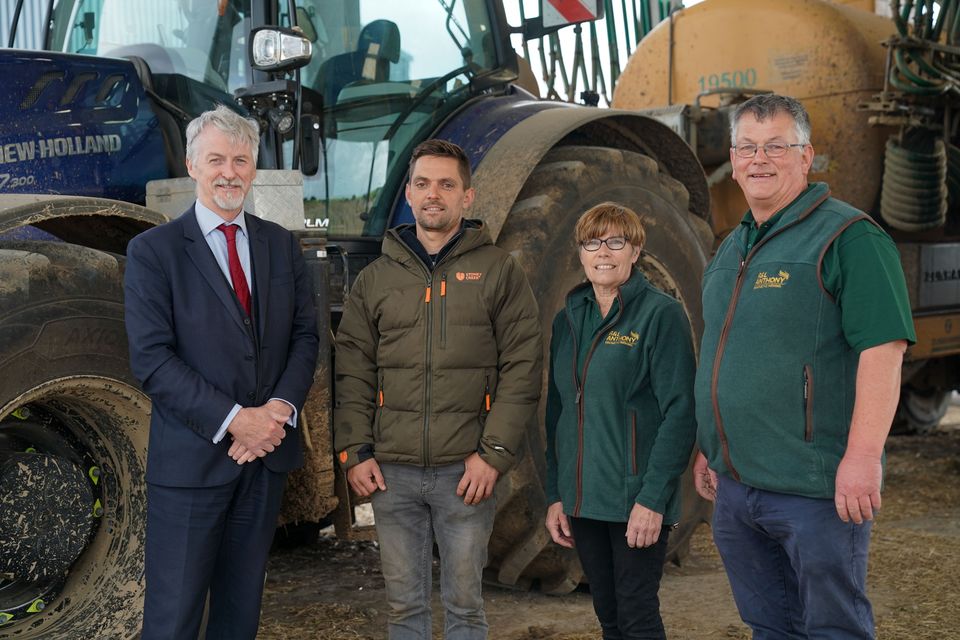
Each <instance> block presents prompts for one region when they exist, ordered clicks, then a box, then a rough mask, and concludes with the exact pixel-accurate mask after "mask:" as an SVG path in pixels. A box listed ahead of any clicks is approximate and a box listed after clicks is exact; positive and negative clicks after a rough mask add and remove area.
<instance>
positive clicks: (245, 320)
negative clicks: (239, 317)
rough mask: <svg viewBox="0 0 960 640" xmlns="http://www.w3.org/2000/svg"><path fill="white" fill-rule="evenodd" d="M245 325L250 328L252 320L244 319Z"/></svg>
mask: <svg viewBox="0 0 960 640" xmlns="http://www.w3.org/2000/svg"><path fill="white" fill-rule="evenodd" d="M243 324H245V325H247V326H248V327H249V326H250V318H244V319H243Z"/></svg>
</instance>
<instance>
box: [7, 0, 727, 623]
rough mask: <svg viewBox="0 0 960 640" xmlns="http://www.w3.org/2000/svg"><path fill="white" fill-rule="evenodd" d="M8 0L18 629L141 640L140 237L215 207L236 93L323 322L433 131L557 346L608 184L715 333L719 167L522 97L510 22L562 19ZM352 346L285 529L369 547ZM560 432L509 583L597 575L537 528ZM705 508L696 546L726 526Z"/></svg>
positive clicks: (367, 257)
mask: <svg viewBox="0 0 960 640" xmlns="http://www.w3.org/2000/svg"><path fill="white" fill-rule="evenodd" d="M7 4H8V5H9V4H11V3H10V2H8V3H7ZM12 4H13V5H14V6H13V9H12V10H10V11H9V13H10V15H9V17H10V24H9V25H4V29H8V30H7V31H6V32H5V33H6V41H5V42H4V44H5V45H6V46H9V47H11V48H9V49H0V78H2V82H3V84H4V86H5V89H4V91H3V92H2V94H0V371H2V374H0V540H2V541H3V544H2V548H0V638H12V637H16V638H40V637H43V638H108V637H109V638H127V637H134V636H135V635H136V634H137V633H138V630H139V622H140V611H141V606H142V595H143V569H142V561H143V538H144V523H145V517H144V514H145V490H144V462H145V452H146V442H147V429H148V424H149V412H150V403H149V400H148V399H147V398H146V397H145V396H144V395H143V393H142V391H140V389H139V388H138V386H137V384H136V382H135V381H134V379H133V378H132V376H131V375H130V372H129V370H128V365H127V350H126V337H125V335H124V327H123V304H122V286H121V283H122V278H123V270H124V252H125V247H126V245H127V242H128V241H129V240H130V238H131V237H133V236H134V235H136V234H137V233H139V232H141V231H143V230H144V229H147V228H149V227H150V226H153V225H157V224H161V223H163V222H164V221H165V220H167V219H169V218H170V217H172V216H175V215H178V214H179V213H180V212H181V211H183V210H184V209H185V208H186V204H188V203H189V201H190V200H191V199H192V186H191V185H190V183H189V182H185V180H186V179H185V178H184V176H185V170H184V142H183V138H184V128H185V125H186V123H187V122H188V121H189V120H190V119H191V118H192V117H194V116H195V115H197V114H198V113H200V112H201V111H203V110H205V109H207V108H209V107H210V106H211V105H213V104H215V103H223V104H227V105H230V106H232V107H233V108H236V109H237V110H239V111H241V112H244V113H248V114H250V115H252V116H253V117H255V118H257V119H258V120H259V121H260V122H261V124H262V130H263V137H262V141H261V151H260V165H261V166H260V169H261V172H260V174H261V175H263V176H266V180H267V182H270V181H273V182H272V183H271V184H265V185H262V187H263V188H262V191H263V193H264V194H266V196H265V198H266V200H264V201H263V202H267V203H268V204H262V203H259V204H257V205H256V207H257V208H256V211H257V212H258V213H260V212H263V213H262V215H268V214H270V213H271V212H273V213H276V211H274V210H275V209H277V206H276V205H275V204H274V205H271V204H269V203H270V202H276V200H273V201H271V200H270V198H271V197H274V196H276V197H280V198H281V201H282V202H285V203H288V204H289V203H291V202H292V203H293V205H290V206H288V204H285V205H284V206H283V208H284V209H289V211H282V212H280V213H282V214H287V215H288V219H289V214H290V212H291V211H293V212H294V215H293V222H291V223H290V226H297V227H300V228H301V233H302V236H303V244H304V247H305V250H306V251H307V252H308V256H309V257H310V258H311V260H312V262H311V264H312V268H313V269H314V274H315V280H317V283H318V290H317V300H318V302H319V303H320V304H322V305H324V307H325V308H326V311H327V313H325V314H321V315H323V316H324V319H323V320H322V323H323V324H324V326H323V333H322V335H330V333H331V329H335V327H336V324H337V321H338V318H339V312H340V309H341V305H342V302H343V296H344V292H345V291H347V290H348V287H349V283H350V282H351V280H352V278H353V277H354V276H355V275H356V273H357V272H358V271H359V269H361V268H362V267H363V266H364V265H365V264H366V263H368V262H369V261H371V260H372V259H374V258H375V257H376V256H377V255H378V254H379V251H380V242H381V238H382V236H383V233H384V230H385V229H387V228H388V227H389V226H392V225H395V224H397V223H401V222H405V221H410V220H412V215H411V211H410V209H409V206H408V205H407V203H406V202H405V200H404V198H403V184H404V181H405V177H406V176H405V174H406V167H407V162H408V159H409V156H410V153H411V151H412V149H413V147H414V146H415V145H416V144H417V143H419V142H420V141H422V140H424V139H426V138H429V137H442V138H447V139H449V140H452V141H454V142H457V143H458V144H460V145H461V146H462V147H464V148H465V149H466V150H467V152H468V154H469V156H470V159H471V162H472V165H473V169H474V172H475V179H474V186H475V187H476V189H477V193H478V197H477V201H476V203H475V206H474V208H473V215H475V216H476V217H479V218H482V219H483V220H484V222H485V224H486V225H487V227H488V228H489V229H490V232H491V234H492V235H493V237H494V238H495V239H496V242H497V243H498V244H499V245H501V246H503V247H505V248H506V249H508V250H510V251H511V252H513V253H514V255H516V257H517V258H518V259H519V261H520V262H521V264H522V265H523V266H524V268H525V269H526V272H527V275H528V277H529V279H530V282H531V285H532V286H533V288H534V290H535V293H536V295H537V297H538V300H539V301H540V305H541V315H542V318H543V329H544V332H545V336H546V338H548V339H549V330H550V321H551V319H552V316H553V314H554V313H555V312H556V310H557V309H558V308H559V307H560V305H561V302H562V298H563V296H564V294H565V292H566V291H567V290H569V288H571V286H573V285H574V284H576V283H577V282H579V281H580V280H581V278H582V270H581V267H580V265H579V262H578V260H577V254H576V251H575V250H574V247H573V243H572V228H573V224H574V222H575V220H576V218H577V217H578V216H579V214H580V213H582V212H583V211H584V210H586V209H587V208H588V207H590V206H591V205H593V204H596V203H598V202H601V201H604V200H617V201H621V202H624V203H626V204H628V205H630V206H631V207H633V208H634V209H635V210H637V211H638V212H640V213H641V214H642V215H643V216H644V217H645V218H646V221H647V228H648V240H647V246H646V248H645V251H644V254H643V257H642V267H643V269H644V270H645V272H646V273H647V274H648V276H649V277H650V278H651V279H652V280H653V281H654V282H655V283H657V284H658V285H659V286H660V287H662V288H663V289H665V290H667V291H669V292H671V293H672V294H673V295H675V296H676V297H677V298H679V299H680V300H681V301H682V302H683V304H684V306H685V308H686V310H687V314H688V317H689V319H690V322H691V325H692V326H693V328H694V331H695V332H699V330H700V328H701V325H702V320H701V310H700V296H699V279H700V273H701V270H702V267H703V265H704V264H705V261H706V258H707V256H708V253H709V249H710V244H711V242H712V232H711V230H710V227H709V225H708V223H707V222H706V220H705V218H706V216H707V215H708V210H709V196H708V190H707V184H706V181H705V178H704V174H703V170H702V169H701V166H700V164H699V163H698V162H697V159H696V157H695V155H694V153H693V152H692V151H691V149H690V148H689V147H688V146H687V145H686V144H685V143H684V142H683V141H682V140H681V139H680V138H679V137H678V136H677V135H675V134H674V133H673V131H671V130H670V129H669V128H668V127H666V126H665V125H663V124H661V123H659V122H658V121H655V120H653V119H651V118H648V117H644V116H642V115H638V114H636V113H631V112H626V111H616V110H610V109H597V108H587V107H575V106H571V105H568V104H565V103H561V102H556V101H544V100H540V99H539V98H537V97H536V96H535V95H534V94H533V93H532V92H531V91H528V90H527V89H524V88H523V86H521V85H522V84H523V85H524V86H527V87H530V88H532V89H533V90H534V91H535V87H533V86H532V85H530V84H525V83H521V82H520V81H519V80H518V78H520V77H521V75H523V74H522V73H521V68H522V67H523V66H524V65H523V64H522V60H519V59H518V56H517V55H516V53H515V52H514V49H513V48H512V46H511V42H510V36H511V33H524V34H525V35H526V36H527V37H534V36H536V35H539V34H542V33H544V30H545V29H549V28H551V27H544V24H543V22H544V20H543V18H541V17H537V18H532V19H526V20H524V24H522V25H520V26H517V27H511V26H509V25H508V24H507V20H506V17H505V12H504V7H503V6H502V4H501V3H500V2H499V1H494V0H405V1H404V2H394V1H391V0H323V1H321V0H286V1H282V0H26V1H24V0H19V1H17V2H13V3H12ZM0 15H2V12H0ZM271 25H275V26H271ZM14 47H16V48H14ZM258 180H260V175H258ZM255 190H256V188H255ZM290 194H293V198H292V200H291V199H290ZM283 198H286V199H285V200H284V199H283ZM301 205H302V209H301V208H300V207H301ZM327 255H329V256H330V259H329V260H328V259H326V258H325V256H327ZM329 350H330V346H329V344H327V345H325V346H324V348H323V353H322V355H323V357H322V358H321V360H322V364H321V367H320V369H319V370H318V373H317V381H318V384H317V385H315V387H316V388H315V390H314V392H313V394H312V396H311V400H310V401H309V402H308V407H307V408H306V410H305V412H304V415H305V418H306V421H307V423H308V425H309V429H305V432H306V433H305V434H304V435H305V436H309V438H310V442H309V443H308V445H309V446H308V450H309V451H310V456H309V457H310V459H309V461H308V465H307V468H306V469H305V470H304V471H303V472H302V473H300V474H299V475H298V476H296V477H293V478H291V482H292V483H297V487H298V488H297V490H294V491H288V492H287V493H288V495H290V496H293V497H294V498H291V501H288V502H289V503H288V504H286V505H285V507H284V516H283V519H284V521H286V522H302V521H319V520H321V519H323V518H327V517H330V516H331V514H333V515H334V516H336V514H340V515H341V518H340V520H339V521H338V522H339V524H340V525H341V526H339V527H338V531H340V532H341V533H342V534H343V535H350V532H351V531H353V530H354V528H353V527H351V526H350V525H351V516H350V514H351V513H352V510H351V508H350V507H351V504H350V496H349V495H348V493H347V491H346V490H345V489H344V488H343V486H342V483H337V482H336V481H335V480H336V478H335V476H336V474H337V473H338V472H337V471H336V470H335V467H334V463H333V457H332V455H331V451H330V442H329V426H328V425H329V406H330V403H329V397H330V376H329V362H330V351H329ZM543 448H544V447H543V435H542V426H539V425H531V427H530V428H529V430H528V434H527V439H526V449H527V453H526V455H525V458H524V461H523V463H522V464H521V465H520V467H519V468H518V469H515V470H514V471H512V472H511V473H510V474H508V475H507V476H506V477H505V478H504V479H503V480H502V481H501V483H500V485H499V486H498V489H497V492H498V516H497V522H496V526H495V533H494V536H493V539H492V540H491V544H490V557H491V568H490V573H491V579H493V580H496V581H498V582H500V583H503V584H508V585H521V586H527V585H531V584H533V585H538V586H539V588H541V589H543V590H545V591H547V592H552V593H565V592H567V591H569V590H571V589H573V588H574V587H575V586H576V584H577V583H578V582H579V581H580V580H581V577H582V573H581V572H580V568H579V566H578V563H577V561H576V558H575V556H573V555H571V554H569V553H566V552H565V550H562V549H560V548H558V547H556V546H555V545H553V544H551V543H549V537H548V535H547V533H546V531H545V529H544V527H543V525H542V522H543V514H544V513H545V509H546V504H545V498H544V492H543V488H542V487H543V475H544V469H543V463H542V461H541V457H542V451H543ZM686 490H687V491H688V494H689V495H693V492H692V490H691V488H690V487H687V488H686ZM687 503H688V513H687V514H686V515H685V518H684V523H683V525H682V527H681V530H680V531H679V532H676V533H675V534H674V535H672V536H671V542H672V543H673V550H672V553H673V554H674V555H676V554H677V553H679V551H680V550H681V549H682V548H683V546H684V544H685V543H686V542H688V540H689V535H690V533H691V532H692V530H693V527H694V526H695V525H696V524H697V523H698V522H699V521H701V520H702V519H703V517H704V511H703V506H702V504H701V503H699V502H697V501H696V500H688V501H687ZM343 514H346V515H343Z"/></svg>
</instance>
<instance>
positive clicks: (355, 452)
mask: <svg viewBox="0 0 960 640" xmlns="http://www.w3.org/2000/svg"><path fill="white" fill-rule="evenodd" d="M372 457H374V456H373V445H372V444H360V445H357V446H355V447H347V448H346V449H344V450H342V451H341V452H340V453H338V454H337V461H338V462H339V463H340V466H341V467H342V468H343V470H344V471H346V470H347V469H349V468H350V467H353V466H356V465H358V464H360V463H361V462H365V461H367V460H369V459H370V458H372Z"/></svg>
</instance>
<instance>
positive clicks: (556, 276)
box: [488, 146, 712, 594]
mask: <svg viewBox="0 0 960 640" xmlns="http://www.w3.org/2000/svg"><path fill="white" fill-rule="evenodd" d="M604 201H614V202H619V203H622V204H625V205H627V206H629V207H630V208H632V209H633V210H634V211H636V212H637V213H638V214H639V215H640V216H641V217H642V218H643V220H644V227H645V229H646V232H647V240H646V246H645V247H644V250H643V254H642V256H641V261H640V265H641V267H642V268H643V270H644V272H645V274H646V275H647V277H648V278H649V279H650V280H651V281H652V282H653V283H654V284H655V285H657V286H659V287H660V288H661V289H663V290H665V291H667V292H669V293H671V294H672V295H674V296H675V297H676V298H678V299H679V300H680V301H681V302H682V303H683V306H684V309H685V310H686V313H687V316H688V317H689V319H690V322H691V326H692V327H693V331H694V336H695V337H694V342H695V344H697V346H698V347H699V338H700V334H701V333H702V330H703V318H702V313H701V303H700V278H701V274H702V272H703V267H704V265H705V264H706V260H707V251H708V250H709V246H710V242H711V239H712V234H711V232H710V229H709V227H708V226H707V224H706V223H705V222H704V221H703V220H701V219H700V218H698V217H697V216H696V215H694V214H692V213H690V212H689V208H688V202H689V196H688V194H687V190H686V189H685V188H684V186H683V185H682V184H681V183H679V182H678V181H676V180H674V179H673V178H671V177H670V176H668V175H665V174H663V173H662V172H660V171H659V169H658V166H657V163H656V162H655V161H654V160H652V159H651V158H649V157H647V156H644V155H642V154H639V153H634V152H630V151H620V150H617V149H609V148H603V147H587V146H568V147H558V148H556V149H553V150H551V151H550V152H549V153H548V154H547V155H546V156H545V157H544V158H543V160H541V162H540V164H539V165H538V166H537V167H536V169H535V170H534V171H533V173H532V174H531V175H530V177H529V178H528V179H527V182H526V184H525V185H524V187H523V190H522V191H521V192H520V195H519V196H518V197H517V200H516V202H515V203H514V205H513V207H512V209H511V211H510V214H509V216H508V217H507V219H506V223H505V224H504V227H503V229H502V230H501V232H500V236H499V238H498V241H497V244H498V245H499V246H501V247H503V248H504V249H507V250H508V251H511V252H513V253H514V255H515V256H516V257H517V259H518V260H519V261H520V263H521V265H522V266H523V268H524V270H525V272H526V274H527V277H528V278H529V280H530V285H531V286H532V287H533V291H534V294H535V296H536V297H537V301H538V302H539V304H540V318H541V326H542V328H543V336H544V350H545V354H544V362H545V364H547V362H548V359H547V356H548V350H549V341H550V329H551V325H552V322H553V317H554V315H555V314H556V312H557V311H558V310H559V309H560V308H561V307H562V305H563V300H564V297H565V296H566V293H567V292H568V291H569V290H570V289H571V288H572V287H573V286H575V285H576V284H578V283H580V282H582V281H583V279H584V276H583V268H582V267H581V265H580V262H579V259H578V255H577V251H576V246H575V243H574V240H573V228H574V224H575V223H576V221H577V218H579V216H580V215H581V214H582V213H583V212H584V211H586V210H587V209H589V208H590V207H591V206H593V205H595V204H599V203H600V202H604ZM543 404H544V403H543V402H541V411H540V420H539V421H538V422H539V425H540V426H539V428H533V427H531V428H530V429H528V433H527V438H526V443H525V444H526V447H525V453H524V457H523V459H522V461H521V462H520V463H519V465H518V466H517V468H516V469H514V470H513V471H511V472H510V473H509V474H507V476H505V478H504V479H503V481H502V482H501V483H500V485H499V486H498V488H497V502H498V504H497V519H496V522H495V524H494V532H493V536H492V537H491V541H490V557H491V563H490V564H491V570H490V571H489V572H488V577H489V578H490V579H492V580H495V581H497V582H499V583H501V584H505V585H516V586H519V587H528V586H531V585H534V586H537V587H539V588H540V589H541V590H542V591H544V592H547V593H555V594H562V593H567V592H569V591H571V590H573V589H574V588H575V587H576V586H577V585H578V584H579V583H580V582H581V581H582V580H583V572H582V569H581V568H580V564H579V562H578V560H577V557H576V554H575V553H574V552H572V551H571V550H568V549H564V548H561V547H560V546H558V545H556V544H554V543H552V542H551V541H550V537H549V535H548V534H547V531H546V529H545V527H544V518H545V515H546V507H547V504H546V496H545V493H544V488H543V487H544V479H545V475H546V473H545V466H544V465H545V461H544V459H543V451H544V433H543V427H542V424H543ZM683 494H684V495H683V498H684V512H683V518H682V521H681V523H680V526H679V527H678V528H677V529H676V530H674V531H673V532H672V533H671V536H670V542H669V549H668V552H667V554H668V558H669V559H671V560H674V561H677V562H679V560H680V559H681V558H682V556H684V555H685V554H686V551H687V549H688V547H689V543H690V537H691V535H692V534H693V531H694V530H695V529H696V527H697V526H698V525H699V524H700V523H701V522H704V521H707V520H708V518H709V514H710V506H709V503H706V502H705V501H703V500H702V499H701V498H699V496H697V493H696V491H695V490H694V488H693V482H692V478H691V477H690V474H689V473H688V474H687V475H686V476H685V478H684V484H683Z"/></svg>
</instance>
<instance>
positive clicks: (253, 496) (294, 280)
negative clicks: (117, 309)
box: [124, 106, 318, 640]
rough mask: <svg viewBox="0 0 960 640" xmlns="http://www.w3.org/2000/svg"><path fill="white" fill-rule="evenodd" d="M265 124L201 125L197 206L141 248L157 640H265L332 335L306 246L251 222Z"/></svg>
mask: <svg viewBox="0 0 960 640" xmlns="http://www.w3.org/2000/svg"><path fill="white" fill-rule="evenodd" d="M258 143H259V131H258V127H257V124H256V122H254V121H253V120H248V119H246V118H243V117H242V116H240V115H238V114H236V113H234V112H233V111H231V110H229V109H227V108H226V107H223V106H220V107H217V108H216V109H214V110H212V111H207V112H205V113H203V114H201V115H200V116H199V117H197V118H196V119H195V120H194V121H192V122H191V123H190V125H189V126H188V127H187V147H186V150H187V169H188V171H189V173H190V176H191V177H192V178H193V179H194V180H196V183H197V201H196V203H195V204H194V206H193V207H191V208H190V209H189V210H188V211H186V212H185V213H184V214H183V215H182V216H180V217H179V218H177V219H176V220H173V221H172V222H169V223H167V224H164V225H161V226H159V227H156V228H153V229H150V230H148V231H146V232H144V233H142V234H140V235H139V236H137V237H136V238H134V239H133V240H131V242H130V245H129V247H128V249H127V266H126V275H125V283H124V288H125V292H126V324H127V334H128V338H129V342H130V364H131V368H132V370H133V373H134V375H135V376H136V377H137V379H138V380H140V382H141V384H142V385H143V389H144V391H145V392H146V393H147V394H148V395H149V396H150V399H151V400H152V401H153V412H152V415H151V420H150V445H149V450H148V453H147V538H146V581H147V582H146V602H145V604H144V622H143V634H142V638H143V639H144V640H153V639H165V640H181V639H186V638H196V637H197V634H198V632H199V630H200V622H201V618H202V614H203V608H204V600H205V597H206V595H207V592H208V591H209V594H210V613H209V621H208V624H207V629H206V637H207V639H208V640H214V639H224V640H226V639H229V640H241V639H243V638H254V637H255V636H256V632H257V626H258V624H259V619H260V600H261V595H262V592H263V579H264V569H265V566H266V561H267V553H268V551H269V549H270V543H271V540H272V538H273V531H274V528H275V527H276V520H277V514H278V512H279V509H280V499H281V496H282V494H283V486H284V483H285V481H286V474H287V472H289V471H291V470H292V469H295V468H296V467H298V466H300V465H301V464H302V461H303V454H302V452H301V450H300V436H299V434H298V433H297V432H296V426H297V414H298V411H299V410H300V409H301V408H302V407H303V402H304V399H305V398H306V395H307V391H308V390H309V388H310V385H311V383H312V382H313V374H314V368H315V366H316V361H317V348H318V336H317V328H316V311H315V310H314V306H313V293H312V287H311V284H310V282H309V276H308V275H307V273H306V269H305V265H304V261H303V256H302V253H301V251H300V248H299V245H298V243H297V240H296V239H295V238H294V236H293V235H292V234H291V233H290V232H289V231H287V230H285V229H283V228H282V227H280V226H278V225H276V224H273V223H271V222H267V221H265V220H262V219H260V218H257V217H256V216H253V215H250V214H249V213H244V212H243V200H244V197H245V195H246V193H247V191H249V189H250V184H251V182H252V181H253V178H254V176H255V175H256V163H257V148H258Z"/></svg>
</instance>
